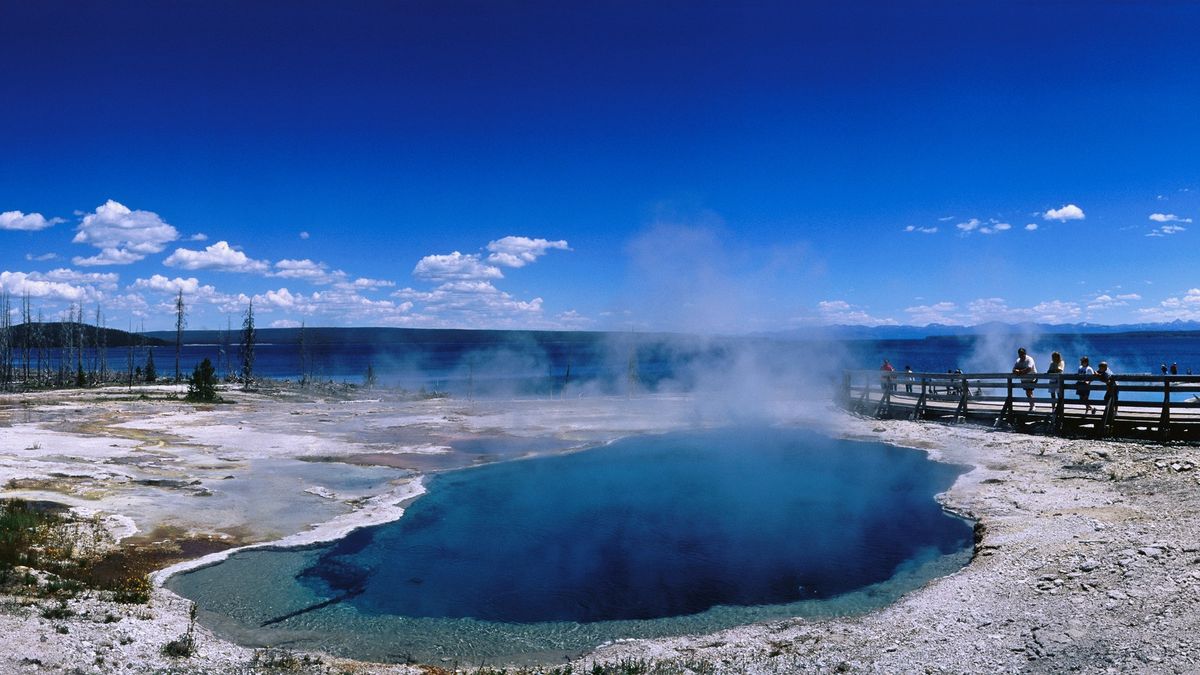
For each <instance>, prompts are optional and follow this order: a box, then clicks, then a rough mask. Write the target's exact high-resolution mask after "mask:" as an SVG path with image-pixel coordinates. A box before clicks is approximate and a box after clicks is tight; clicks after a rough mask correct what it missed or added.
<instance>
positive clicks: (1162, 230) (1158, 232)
mask: <svg viewBox="0 0 1200 675" xmlns="http://www.w3.org/2000/svg"><path fill="white" fill-rule="evenodd" d="M1186 231H1187V228H1186V227H1184V226H1182V225H1163V226H1162V227H1159V228H1155V229H1153V230H1150V231H1149V232H1147V233H1146V236H1147V237H1168V236H1170V235H1172V234H1179V233H1180V232H1186Z"/></svg>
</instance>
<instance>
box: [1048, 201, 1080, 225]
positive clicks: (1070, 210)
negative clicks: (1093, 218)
mask: <svg viewBox="0 0 1200 675" xmlns="http://www.w3.org/2000/svg"><path fill="white" fill-rule="evenodd" d="M1042 219H1043V220H1057V221H1059V222H1066V221H1068V220H1083V219H1084V215H1083V209H1081V208H1079V207H1078V206H1075V205H1074V204H1067V205H1065V206H1063V207H1061V208H1057V209H1050V210H1048V211H1046V212H1045V213H1043V214H1042Z"/></svg>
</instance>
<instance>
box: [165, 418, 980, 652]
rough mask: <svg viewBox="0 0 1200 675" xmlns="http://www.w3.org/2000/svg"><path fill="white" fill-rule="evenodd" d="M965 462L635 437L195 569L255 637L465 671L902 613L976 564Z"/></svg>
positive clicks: (731, 439) (186, 578) (802, 437)
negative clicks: (896, 604) (393, 518)
mask: <svg viewBox="0 0 1200 675" xmlns="http://www.w3.org/2000/svg"><path fill="white" fill-rule="evenodd" d="M961 471H962V468H961V467H955V466H950V465H946V464H940V463H936V462H932V461H929V460H928V459H926V457H925V455H924V453H922V452H919V451H915V450H906V449H900V448H895V447H892V446H888V445H884V444H880V443H865V442H856V441H843V440H834V439H830V438H827V437H824V436H821V435H818V434H815V433H811V432H806V431H800V430H783V429H726V430H718V431H704V432H692V433H677V434H669V435H663V436H652V437H645V436H643V437H634V438H628V439H624V440H621V441H618V442H616V443H613V444H611V445H608V446H605V447H600V448H595V449H592V450H588V451H585V452H578V453H574V454H569V455H561V456H554V457H543V458H539V459H531V460H524V461H513V462H505V463H499V464H492V465H487V466H482V467H478V468H474V469H468V470H460V471H454V472H450V473H445V474H442V475H438V476H436V477H434V478H432V479H431V480H430V482H429V492H428V494H426V495H425V496H423V497H421V498H420V499H418V500H417V501H415V502H414V503H413V504H412V505H411V506H410V507H409V509H408V511H407V512H406V513H405V515H404V517H403V518H401V519H400V520H399V521H397V522H395V523H389V524H386V525H381V526H377V527H371V528H365V529H362V530H359V531H357V532H355V533H353V534H351V535H349V536H348V537H346V538H344V539H342V540H339V541H337V542H333V543H330V544H327V545H322V546H318V547H313V548H308V549H303V550H286V551H246V552H242V553H238V554H235V555H234V556H232V557H230V558H229V559H228V560H226V561H225V562H222V563H220V564H217V565H213V566H211V567H207V568H204V569H200V570H197V571H194V572H189V573H185V574H180V575H176V576H175V577H173V578H171V579H170V580H169V581H168V583H167V586H168V587H169V588H171V589H172V590H174V591H175V592H177V593H179V594H180V595H183V596H184V597H187V598H191V599H193V600H195V601H196V603H197V604H198V606H199V608H200V619H201V621H202V622H203V623H205V624H206V625H208V626H210V627H212V628H213V629H214V630H216V631H217V632H218V633H220V634H223V635H225V636H227V637H230V638H232V639H234V640H236V641H238V642H241V643H243V644H248V645H253V646H262V645H280V644H288V645H290V646H296V647H300V648H308V649H320V650H323V651H327V652H331V653H335V654H339V655H343V656H352V657H356V658H363V659H370V660H382V661H401V660H406V659H416V660H419V661H424V662H433V663H438V662H441V661H444V660H446V659H449V660H451V661H456V662H462V663H464V664H474V665H478V664H479V663H481V662H513V663H522V662H534V661H553V660H558V659H561V658H562V657H563V656H565V655H573V654H578V653H580V652H583V651H587V650H588V649H590V648H592V647H595V646H596V645H598V644H600V643H602V642H604V641H606V640H612V639H616V638H621V637H658V636H667V635H679V634H684V633H695V632H708V631H714V630H719V629H722V628H727V627H730V626H735V625H740V624H746V623H753V622H756V621H762V620H769V619H778V618H783V617H789V616H809V617H813V616H832V615H844V614H852V613H857V612H864V611H868V610H871V609H874V608H877V607H880V606H882V605H885V604H887V603H889V602H891V601H893V600H895V599H896V598H897V597H899V596H900V595H901V594H903V593H905V592H907V591H909V590H912V589H914V588H917V587H919V586H920V585H922V584H923V583H925V582H926V581H928V580H930V579H932V578H934V577H936V576H940V575H944V574H947V573H950V572H952V571H954V570H956V569H958V568H960V567H961V566H962V565H964V564H965V563H966V562H967V560H968V559H969V557H970V553H971V544H972V531H971V525H970V524H969V523H967V522H965V521H963V520H962V519H960V518H956V517H953V516H951V515H948V514H946V513H945V512H944V511H943V510H942V509H941V507H940V506H939V505H938V504H937V503H936V502H935V501H934V499H933V496H934V495H935V494H936V493H938V492H941V491H944V490H946V489H947V488H948V487H949V486H950V485H951V484H952V483H953V482H954V480H955V478H956V477H957V476H958V475H959V473H961Z"/></svg>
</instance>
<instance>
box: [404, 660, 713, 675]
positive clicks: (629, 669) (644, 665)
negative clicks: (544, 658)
mask: <svg viewBox="0 0 1200 675" xmlns="http://www.w3.org/2000/svg"><path fill="white" fill-rule="evenodd" d="M423 668H430V666H424V667H423ZM429 672H431V673H438V672H440V671H439V670H438V669H435V670H432V671H429ZM472 672H473V675H710V674H711V673H714V672H716V667H715V666H713V664H711V663H709V662H708V661H703V660H693V659H688V660H686V661H653V660H650V659H621V660H619V661H613V662H608V663H593V664H592V665H591V667H575V666H571V665H566V666H554V667H537V666H534V667H527V668H516V669H511V668H492V667H488V666H484V667H482V668H479V669H478V670H475V671H472Z"/></svg>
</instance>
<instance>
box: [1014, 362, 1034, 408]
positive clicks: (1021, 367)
mask: <svg viewBox="0 0 1200 675" xmlns="http://www.w3.org/2000/svg"><path fill="white" fill-rule="evenodd" d="M1012 371H1013V374H1014V375H1026V376H1029V375H1036V374H1037V362H1035V361H1034V360H1033V357H1032V356H1030V355H1029V354H1028V353H1027V352H1026V351H1025V348H1024V347H1021V348H1019V349H1017V361H1016V363H1013V369H1012ZM1021 384H1023V385H1024V389H1025V398H1027V399H1029V409H1030V410H1033V385H1035V384H1037V378H1036V377H1022V378H1021Z"/></svg>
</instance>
